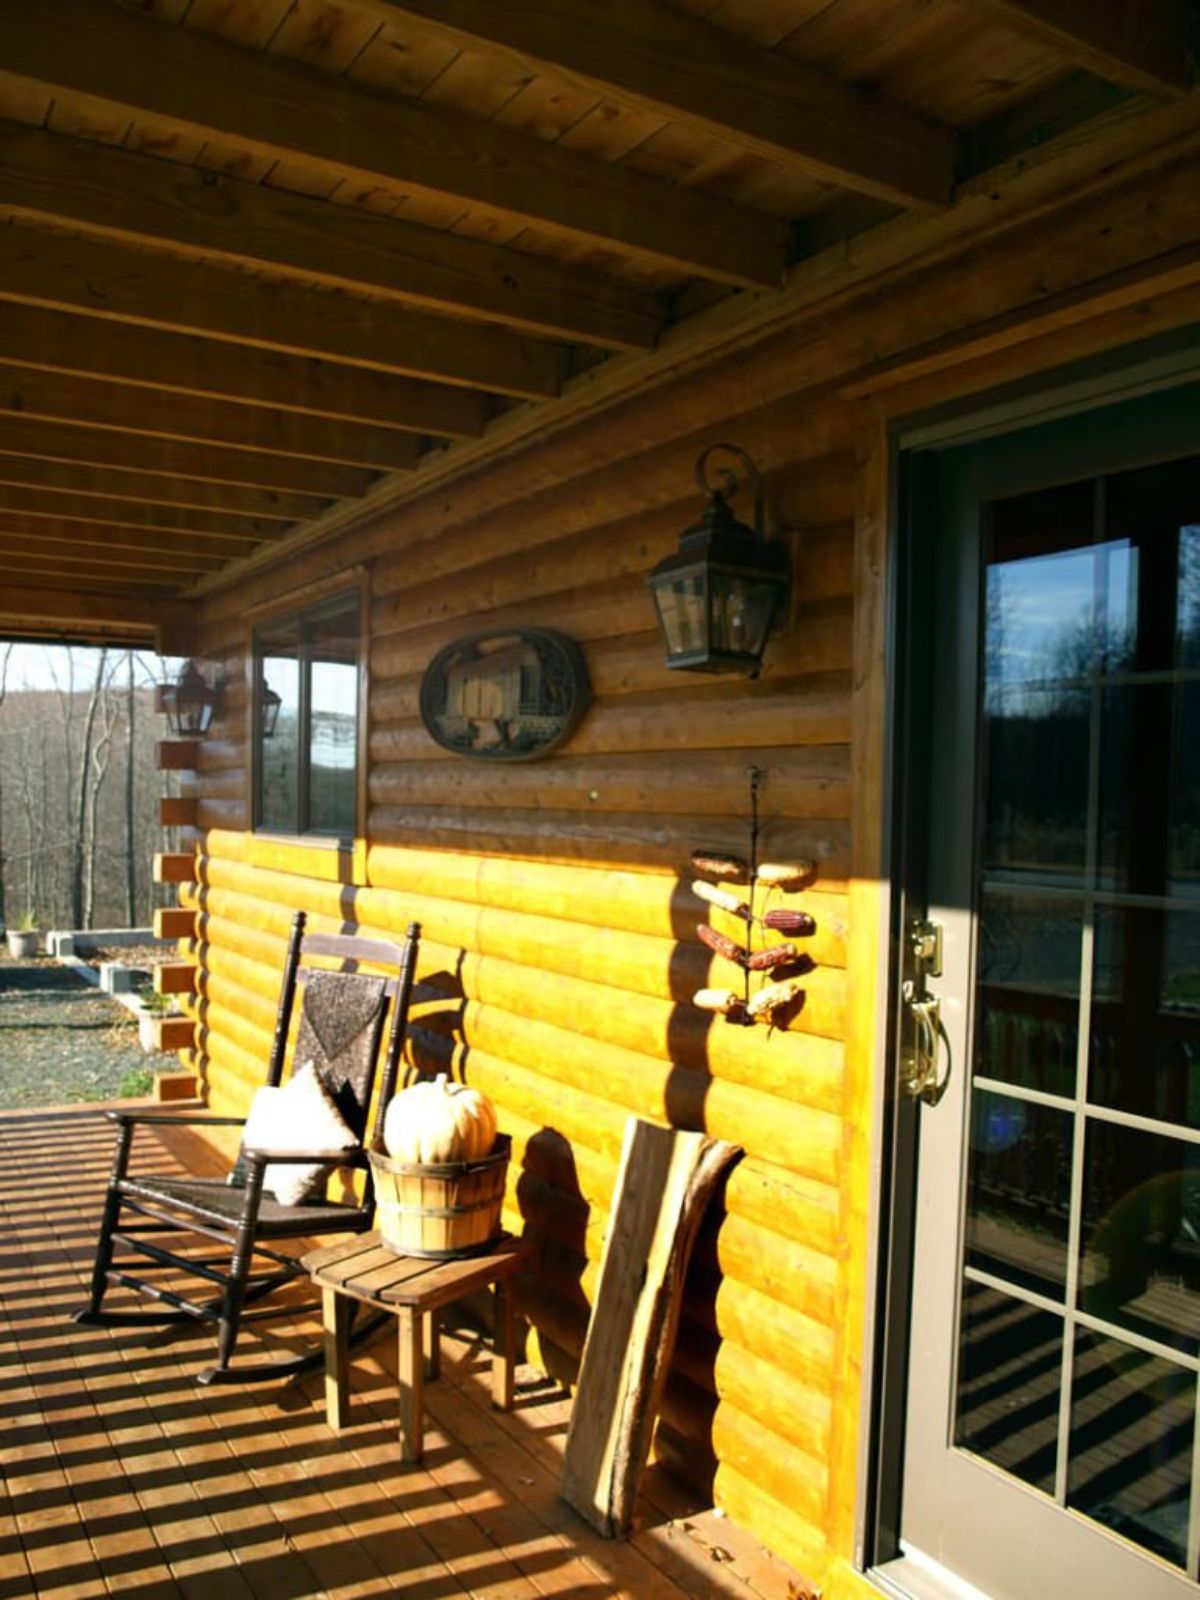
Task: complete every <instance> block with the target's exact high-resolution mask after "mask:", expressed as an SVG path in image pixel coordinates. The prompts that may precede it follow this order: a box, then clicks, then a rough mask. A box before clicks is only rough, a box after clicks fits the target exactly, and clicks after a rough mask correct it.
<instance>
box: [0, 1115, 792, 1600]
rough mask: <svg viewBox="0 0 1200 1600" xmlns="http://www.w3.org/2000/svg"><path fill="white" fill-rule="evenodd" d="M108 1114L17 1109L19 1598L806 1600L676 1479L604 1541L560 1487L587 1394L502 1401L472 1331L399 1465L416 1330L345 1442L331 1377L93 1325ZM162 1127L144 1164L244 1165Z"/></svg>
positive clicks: (533, 1384) (391, 1353) (371, 1366)
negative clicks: (87, 1319)
mask: <svg viewBox="0 0 1200 1600" xmlns="http://www.w3.org/2000/svg"><path fill="white" fill-rule="evenodd" d="M101 1109H102V1108H99V1107H92V1106H87V1107H65V1108H61V1109H51V1110H46V1111H40V1112H16V1113H5V1114H3V1115H0V1216H2V1218H3V1232H4V1237H3V1242H2V1244H0V1339H2V1341H3V1345H4V1356H3V1362H2V1364H0V1366H2V1372H3V1376H2V1377H0V1438H2V1441H3V1447H2V1449H0V1600H9V1597H12V1600H16V1597H23V1596H30V1597H33V1596H53V1597H54V1600H74V1597H76V1596H78V1597H92V1596H101V1597H104V1596H109V1595H118V1594H119V1595H122V1596H130V1595H132V1596H135V1597H137V1600H268V1597H269V1600H291V1597H297V1600H299V1597H301V1596H309V1595H321V1596H337V1597H339V1600H341V1597H346V1600H350V1597H357V1596H363V1597H365V1596H382V1595H391V1594H395V1593H398V1592H403V1593H404V1595H405V1596H406V1597H409V1600H452V1597H456V1596H463V1595H467V1596H473V1597H478V1600H538V1597H542V1596H547V1597H552V1596H562V1597H567V1596H571V1597H572V1600H599V1597H601V1596H614V1597H624V1596H629V1597H631V1600H683V1597H684V1596H687V1597H691V1600H758V1597H765V1600H785V1597H786V1596H787V1595H788V1593H789V1587H790V1585H791V1584H792V1582H794V1581H795V1574H794V1573H792V1572H791V1569H789V1568H788V1567H786V1566H785V1565H784V1563H782V1562H779V1561H777V1560H776V1559H775V1558H773V1557H771V1556H769V1555H768V1554H767V1553H766V1552H765V1551H763V1550H762V1549H761V1547H759V1546H758V1545H757V1543H756V1541H754V1540H753V1539H751V1538H750V1537H749V1536H748V1535H746V1534H744V1533H742V1532H741V1531H740V1530H738V1529H737V1528H735V1527H734V1526H733V1525H732V1524H731V1523H729V1522H728V1521H727V1520H726V1519H723V1518H720V1517H718V1516H717V1515H716V1514H714V1513H713V1512H712V1511H711V1510H708V1509H705V1508H704V1507H702V1506H697V1505H695V1504H693V1503H692V1502H691V1501H690V1499H689V1497H688V1496H687V1495H686V1493H685V1492H684V1491H683V1490H682V1489H681V1488H680V1487H679V1486H678V1485H677V1484H676V1483H675V1482H674V1481H673V1480H671V1479H669V1478H668V1477H666V1476H665V1475H664V1474H662V1473H661V1472H659V1471H657V1470H653V1471H652V1472H651V1474H650V1475H649V1480H648V1493H647V1494H646V1495H645V1496H644V1497H643V1501H642V1504H641V1507H640V1514H639V1519H638V1528H637V1531H636V1532H635V1534H634V1537H633V1538H632V1540H631V1541H630V1542H628V1543H625V1544H621V1543H613V1542H610V1541H607V1540H604V1539H601V1538H600V1537H599V1535H597V1534H596V1533H594V1532H593V1531H592V1530H591V1529H590V1528H589V1527H588V1526H587V1525H586V1524H585V1523H584V1522H583V1521H582V1519H580V1518H579V1517H577V1516H576V1515H575V1513H574V1512H573V1511H571V1510H570V1508H569V1507H568V1506H566V1504H565V1503H564V1502H563V1501H561V1500H560V1499H559V1498H558V1493H557V1485H558V1478H559V1473H560V1469H561V1458H562V1448H563V1443H564V1440H565V1436H566V1428H567V1420H568V1415H569V1401H568V1400H567V1399H566V1398H565V1397H564V1395H563V1394H562V1392H561V1390H560V1389H559V1388H558V1386H557V1385H554V1384H552V1383H551V1382H550V1381H549V1380H546V1379H543V1378H541V1376H540V1375H539V1374H538V1373H536V1372H535V1371H534V1370H533V1369H532V1368H528V1367H526V1368H522V1369H520V1370H519V1372H518V1384H517V1404H516V1409H515V1410H514V1411H513V1412H512V1413H503V1412H496V1411H494V1410H493V1409H492V1407H491V1404H490V1388H489V1368H490V1359H489V1354H488V1351H487V1349H486V1348H485V1346H484V1343H483V1340H482V1339H481V1337H480V1336H479V1335H478V1334H477V1333H475V1332H473V1331H472V1330H471V1329H470V1328H468V1327H466V1326H463V1327H460V1328H453V1329H452V1330H451V1332H450V1333H449V1335H448V1337H446V1339H445V1341H444V1346H443V1365H442V1373H443V1376H442V1379H441V1380H440V1381H438V1382H437V1383H434V1384H431V1385H430V1386H429V1387H428V1389H427V1391H426V1413H427V1435H426V1438H427V1443H426V1451H425V1458H424V1461H423V1462H422V1464H421V1465H420V1466H404V1465H402V1463H401V1462H400V1459H399V1450H398V1441H397V1421H396V1382H395V1354H396V1352H395V1341H394V1339H393V1338H389V1337H387V1336H384V1337H382V1338H381V1339H380V1340H379V1341H378V1342H376V1343H375V1344H374V1345H372V1346H371V1348H370V1349H369V1350H367V1351H365V1352H363V1353H361V1354H360V1355H358V1356H357V1357H356V1358H355V1360H354V1363H353V1373H352V1392H353V1402H354V1407H355V1410H354V1413H353V1417H354V1420H353V1422H352V1425H351V1426H350V1428H349V1429H348V1430H347V1431H346V1432H345V1433H343V1434H341V1435H334V1434H332V1433H331V1432H330V1431H329V1429H328V1428H327V1427H326V1424H325V1417H324V1408H323V1401H322V1376H321V1374H320V1373H318V1374H316V1375H315V1376H314V1377H311V1378H309V1379H306V1380H305V1381H304V1382H302V1383H299V1384H292V1385H288V1386H284V1387H280V1386H279V1385H278V1384H274V1383H273V1384H264V1385H248V1386H246V1387H237V1388H224V1389H222V1388H213V1389H202V1388H200V1387H199V1386H198V1385H197V1384H196V1382H195V1375H196V1372H197V1371H198V1370H199V1369H200V1367H201V1366H202V1365H203V1364H204V1362H205V1360H206V1359H207V1355H208V1345H209V1343H210V1340H211V1335H209V1334H207V1333H206V1332H205V1331H204V1330H198V1331H197V1332H195V1333H193V1332H192V1331H191V1330H190V1329H185V1330H182V1331H179V1330H171V1331H170V1332H169V1333H166V1334H159V1333H154V1334H152V1335H150V1336H149V1337H147V1338H145V1339H142V1338H140V1337H138V1336H136V1335H132V1334H131V1333H130V1330H128V1329H126V1330H119V1329H117V1330H108V1329H90V1328H88V1329H85V1328H80V1327H76V1326H75V1325H74V1324H72V1323H71V1322H70V1321H69V1320H68V1319H69V1314H70V1312H71V1311H72V1310H73V1309H74V1308H75V1307H76V1306H78V1305H79V1304H80V1303H81V1301H82V1298H83V1290H84V1284H85V1281H86V1278H87V1276H88V1273H89V1269H90V1257H91V1251H92V1247H93V1243H94V1238H95V1228H96V1222H97V1217H98V1210H99V1202H100V1198H101V1193H102V1190H103V1185H104V1181H105V1178H106V1175H107V1170H108V1165H109V1160H110V1155H111V1148H112V1137H113V1135H112V1125H111V1124H110V1123H109V1122H108V1121H107V1120H106V1119H105V1118H104V1117H103V1116H102V1115H101V1114H100V1111H101ZM138 1139H139V1147H140V1148H139V1154H138V1157H137V1159H138V1161H139V1163H140V1164H141V1166H142V1167H143V1169H145V1168H150V1169H153V1170H158V1171H163V1172H167V1171H173V1170H177V1168H178V1166H179V1157H180V1155H184V1156H185V1157H186V1159H187V1160H188V1162H189V1163H190V1164H192V1166H193V1170H195V1168H196V1166H198V1165H200V1164H201V1163H203V1164H206V1165H208V1166H209V1167H210V1168H211V1169H212V1170H219V1168H220V1166H221V1164H222V1158H221V1156H220V1155H219V1154H218V1153H217V1152H216V1151H215V1150H214V1149H213V1147H212V1146H210V1145H208V1144H207V1142H206V1141H205V1140H203V1139H201V1138H200V1137H199V1136H198V1135H197V1134H195V1133H193V1132H187V1131H183V1130H177V1129H169V1130H163V1131H161V1132H160V1131H159V1130H150V1129H146V1130H143V1131H142V1132H141V1133H140V1134H139V1136H138ZM142 1141H144V1143H143V1142H142ZM310 1331H311V1332H312V1333H313V1334H314V1335H315V1334H316V1332H317V1325H316V1322H315V1319H314V1321H313V1322H312V1325H311V1330H310ZM792 1592H795V1591H792Z"/></svg>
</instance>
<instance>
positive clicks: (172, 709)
mask: <svg viewBox="0 0 1200 1600" xmlns="http://www.w3.org/2000/svg"><path fill="white" fill-rule="evenodd" d="M216 704H217V691H216V690H215V689H213V688H211V687H210V685H209V684H208V682H207V681H206V680H205V678H204V677H203V676H202V675H201V673H200V671H199V669H198V668H197V666H196V664H195V662H194V661H189V662H188V663H187V665H186V666H185V667H184V669H183V671H182V672H181V673H180V675H179V677H178V678H177V679H176V681H175V682H174V683H169V684H167V686H166V687H165V689H164V690H163V694H162V706H163V710H164V711H165V712H166V713H167V723H168V725H169V727H170V729H171V732H172V733H173V734H174V735H175V736H176V738H183V739H197V738H199V739H202V738H203V737H204V735H205V734H206V733H207V732H208V730H209V726H210V725H211V723H212V719H213V712H214V711H215V709H216Z"/></svg>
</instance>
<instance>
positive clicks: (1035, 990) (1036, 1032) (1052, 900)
mask: <svg viewBox="0 0 1200 1600" xmlns="http://www.w3.org/2000/svg"><path fill="white" fill-rule="evenodd" d="M1082 925H1083V902H1082V900H1080V899H1076V898H1074V897H1072V896H1068V895H1055V896H1048V895H1038V894H1021V893H1002V894H990V893H988V892H987V891H985V892H984V894H983V898H982V905H981V908H980V915H979V930H980V945H979V956H978V982H977V994H978V1006H977V1012H976V1021H975V1037H976V1044H975V1070H976V1072H977V1074H978V1075H979V1076H980V1077H984V1078H994V1079H996V1080H998V1081H999V1082H1001V1083H1017V1084H1022V1085H1023V1086H1024V1087H1025V1088H1027V1089H1040V1090H1043V1091H1044V1092H1045V1093H1047V1094H1059V1095H1070V1094H1072V1093H1074V1089H1075V1059H1076V1056H1077V1055H1078V1053H1079V1033H1078V1024H1079V948H1080V945H1079V939H1080V930H1081V928H1082Z"/></svg>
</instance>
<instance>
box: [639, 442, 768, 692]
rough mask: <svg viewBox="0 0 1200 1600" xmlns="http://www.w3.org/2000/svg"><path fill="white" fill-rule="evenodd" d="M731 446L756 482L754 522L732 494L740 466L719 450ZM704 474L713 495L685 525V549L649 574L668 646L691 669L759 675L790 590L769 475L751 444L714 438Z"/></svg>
mask: <svg viewBox="0 0 1200 1600" xmlns="http://www.w3.org/2000/svg"><path fill="white" fill-rule="evenodd" d="M718 453H724V454H726V455H729V456H732V457H733V458H734V460H735V461H736V462H737V464H738V466H740V467H741V469H742V471H743V473H744V475H745V476H746V478H748V479H749V481H750V484H751V486H752V488H753V490H754V526H753V528H750V527H747V526H746V524H745V523H744V522H739V521H738V520H737V519H736V517H735V516H734V514H733V512H732V511H731V510H730V506H729V502H730V500H732V498H733V496H734V495H735V494H736V493H737V487H738V479H737V474H736V473H735V472H734V471H733V470H732V468H730V467H718V468H716V469H715V476H716V478H717V479H718V480H719V481H718V482H714V481H713V477H712V475H710V469H709V462H710V460H711V458H712V457H713V456H714V455H716V454H718ZM696 482H697V483H698V484H699V485H700V489H701V491H702V492H703V493H704V494H706V495H708V497H709V503H708V507H707V509H706V510H705V512H704V515H703V516H702V517H701V519H700V521H699V522H697V523H696V524H695V526H694V527H691V528H689V529H688V530H687V532H686V533H684V535H683V537H682V538H681V539H680V541H679V549H678V550H677V551H676V553H675V554H674V555H673V556H667V558H666V559H665V560H664V561H660V562H659V564H658V566H656V567H655V569H654V571H653V572H652V573H651V574H650V576H649V577H648V578H647V580H646V582H647V584H648V585H649V588H650V592H651V594H652V595H653V596H654V604H655V607H656V608H657V611H658V625H659V628H660V629H661V631H662V635H663V639H664V640H665V642H666V646H667V666H668V667H682V668H684V669H686V670H688V671H691V672H743V673H746V674H747V675H748V676H750V677H752V678H754V677H757V676H758V673H759V670H760V668H761V666H762V657H763V651H764V649H765V648H766V643H767V635H768V634H769V633H770V631H771V623H772V622H773V620H774V618H775V614H776V612H777V610H778V608H779V604H780V601H781V600H782V599H783V597H784V595H785V594H786V593H787V587H788V558H787V551H786V550H785V549H784V548H783V546H782V545H779V544H772V543H769V542H768V540H767V538H766V533H765V529H764V520H765V519H764V507H763V490H762V480H761V478H760V477H759V475H758V469H757V468H756V467H755V465H754V463H753V461H751V459H750V457H749V456H748V455H747V454H746V452H745V451H744V450H741V449H739V448H738V446H737V445H732V444H714V445H710V446H709V447H708V449H707V450H705V451H704V452H703V453H702V454H701V456H700V459H699V460H698V461H697V463H696Z"/></svg>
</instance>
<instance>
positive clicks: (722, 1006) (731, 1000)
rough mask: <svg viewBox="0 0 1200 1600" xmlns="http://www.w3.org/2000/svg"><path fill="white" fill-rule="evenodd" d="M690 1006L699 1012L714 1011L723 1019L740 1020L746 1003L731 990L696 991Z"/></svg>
mask: <svg viewBox="0 0 1200 1600" xmlns="http://www.w3.org/2000/svg"><path fill="white" fill-rule="evenodd" d="M692 1004H693V1005H694V1006H698V1007H699V1009H700V1010H701V1011H716V1012H718V1013H719V1014H720V1015H721V1016H723V1017H733V1018H735V1019H740V1018H741V1016H742V1015H743V1014H744V1012H745V1010H746V1002H745V1001H744V1000H743V999H742V997H741V995H740V994H735V993H734V992H733V990H732V989H697V990H696V992H695V994H694V995H693V996H692Z"/></svg>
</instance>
